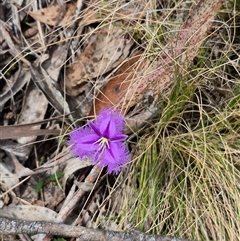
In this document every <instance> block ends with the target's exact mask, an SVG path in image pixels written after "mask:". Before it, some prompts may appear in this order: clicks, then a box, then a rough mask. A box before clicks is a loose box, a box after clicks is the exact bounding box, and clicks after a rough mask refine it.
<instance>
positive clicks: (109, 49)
mask: <svg viewBox="0 0 240 241" xmlns="http://www.w3.org/2000/svg"><path fill="white" fill-rule="evenodd" d="M88 41H89V42H90V44H89V45H88V46H87V47H86V48H85V49H84V51H83V53H82V54H81V55H80V56H79V57H78V58H77V59H76V61H75V62H74V63H73V64H72V65H71V66H69V67H68V68H67V70H66V80H65V84H66V92H67V94H68V95H70V96H76V95H78V94H80V93H81V92H83V91H84V89H85V87H84V85H85V83H86V82H87V81H89V80H92V79H93V78H96V77H101V76H102V75H103V74H105V73H106V72H108V71H110V70H112V69H113V68H115V67H116V66H118V65H119V64H121V63H122V62H123V61H124V60H125V59H126V58H127V57H128V56H129V53H130V49H131V47H132V46H133V44H134V41H133V39H131V37H130V36H129V35H128V34H126V32H125V31H124V30H122V29H120V28H115V27H113V26H111V25H109V26H107V27H104V28H102V29H100V30H98V31H97V32H95V33H93V34H92V35H91V37H90V38H89V39H88Z"/></svg>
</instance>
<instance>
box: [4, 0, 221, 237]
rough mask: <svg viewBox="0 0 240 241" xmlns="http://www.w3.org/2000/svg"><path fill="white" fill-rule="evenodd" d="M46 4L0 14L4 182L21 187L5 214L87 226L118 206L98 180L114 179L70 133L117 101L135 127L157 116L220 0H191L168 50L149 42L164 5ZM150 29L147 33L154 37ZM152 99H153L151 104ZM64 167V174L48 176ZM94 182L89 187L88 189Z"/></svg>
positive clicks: (11, 7)
mask: <svg viewBox="0 0 240 241" xmlns="http://www.w3.org/2000/svg"><path fill="white" fill-rule="evenodd" d="M40 2H41V1H39V2H37V5H34V3H33V2H31V1H26V2H24V3H23V2H18V4H17V3H14V4H13V3H9V2H7V3H6V5H5V6H4V8H1V11H6V9H8V10H9V12H11V11H12V13H13V14H14V18H11V16H10V15H9V14H8V13H7V12H6V14H5V13H4V15H6V19H3V20H1V22H0V40H1V47H2V50H3V52H2V53H0V64H1V79H2V80H3V82H4V84H3V85H2V86H1V93H0V107H1V108H0V109H1V125H2V126H1V127H0V140H1V141H4V142H0V149H1V151H0V157H1V162H0V170H1V176H0V182H1V183H0V184H1V186H0V188H1V189H3V190H4V192H3V194H2V195H1V197H3V196H5V197H6V195H7V194H8V192H10V191H11V192H13V193H15V194H16V195H17V198H16V197H15V198H14V201H13V202H12V203H11V204H9V203H8V202H3V204H2V207H1V215H3V216H7V217H18V218H24V219H27V220H33V221H34V220H36V218H38V220H44V221H49V220H51V221H56V222H61V221H65V220H66V222H67V223H70V224H71V223H73V222H74V221H75V220H76V219H78V220H79V223H81V224H82V225H86V226H90V227H95V225H96V220H98V219H99V218H101V215H102V218H104V215H107V214H109V213H110V214H112V213H114V210H111V211H108V210H107V206H108V204H107V201H106V200H104V198H106V195H107V193H108V192H107V191H106V188H104V185H103V187H101V185H100V184H105V185H106V184H109V183H108V181H109V180H110V179H108V178H107V177H106V176H104V175H100V171H99V170H97V168H96V169H94V167H92V166H91V165H90V163H91V162H90V161H89V160H85V161H82V162H80V161H78V160H77V158H75V157H73V156H71V154H69V150H68V149H67V148H68V147H67V146H68V145H67V141H66V140H67V139H68V132H69V131H70V130H71V129H72V128H74V127H76V126H80V125H82V124H83V123H84V121H85V119H86V118H87V117H89V116H90V118H92V116H95V115H97V114H98V113H99V112H100V111H101V110H103V109H105V108H109V107H112V106H115V107H118V108H119V109H121V111H122V113H124V114H125V115H126V116H127V117H128V118H129V120H131V119H132V120H136V121H134V122H131V121H129V122H128V124H129V126H128V130H127V131H128V132H131V131H132V129H133V128H136V127H140V126H142V125H144V123H145V122H147V121H149V120H151V119H152V118H153V116H154V114H156V113H152V112H151V113H150V111H149V110H150V109H151V108H152V110H154V111H153V112H156V111H157V110H156V106H155V104H156V100H157V98H158V97H159V95H162V94H165V92H166V91H169V90H170V87H171V86H172V85H173V84H174V81H175V79H176V78H177V76H176V74H175V69H176V68H178V69H179V72H178V74H180V75H181V74H184V73H185V72H186V71H187V69H188V68H189V66H190V65H191V64H192V62H193V60H194V58H195V57H196V56H197V53H198V51H199V48H200V46H201V44H202V43H203V41H204V40H205V39H206V36H207V34H208V31H209V29H210V28H211V26H212V24H213V21H214V19H215V17H216V15H217V14H218V12H219V9H220V7H221V5H222V1H220V0H218V1H215V2H214V3H213V2H212V1H210V0H199V1H198V2H197V3H195V2H194V1H193V6H192V7H191V10H190V11H187V12H188V15H187V14H186V16H184V17H183V19H182V22H181V23H180V24H179V23H177V24H176V25H178V26H179V29H178V32H177V33H176V34H173V35H171V34H169V40H168V41H164V40H163V41H162V43H161V48H160V49H158V50H157V51H156V50H155V51H153V52H151V51H152V50H151V48H152V47H154V45H156V43H151V44H152V46H151V44H149V42H151V41H152V40H151V39H150V38H149V36H147V33H148V32H147V31H146V29H148V28H149V29H151V28H152V29H153V30H154V24H155V25H156V26H157V31H158V30H159V29H160V28H161V27H162V26H161V24H159V23H157V21H158V20H157V19H155V18H157V17H159V18H160V17H162V16H161V15H164V14H162V13H161V11H159V12H160V13H159V15H158V11H157V9H155V8H154V7H157V8H159V9H160V8H161V4H159V5H158V6H154V3H152V4H148V3H146V2H145V1H130V2H128V1H127V2H126V1H104V2H103V1H96V0H95V1H89V2H88V3H87V4H86V3H83V4H82V2H81V1H77V2H71V1H70V2H68V3H62V4H58V3H57V2H54V1H52V2H45V1H42V3H40ZM179 4H180V3H179ZM36 6H37V8H38V9H36ZM3 9H5V10H3ZM16 10H17V11H16ZM187 10H188V9H187ZM169 14H172V12H171V11H169ZM150 16H153V17H150ZM166 16H167V15H165V17H166ZM151 18H152V23H151V22H150V24H152V25H151V26H150V25H149V21H150V20H149V19H151ZM18 21H20V22H18ZM157 24H159V25H157ZM153 30H151V31H152V32H151V31H150V35H152V36H153V37H154V36H155V37H156V38H157V36H158V33H156V32H155V33H154V32H153ZM174 32H176V29H174ZM164 44H165V46H164V47H162V46H163V45H164ZM149 46H150V47H149ZM159 46H160V44H159ZM149 99H153V100H152V101H150V102H151V103H150V104H149ZM151 104H152V105H151ZM9 114H11V116H12V118H10V119H8V118H7V116H9ZM59 116H60V117H59ZM57 117H58V118H57ZM132 123H133V124H132ZM8 132H9V134H8ZM18 149H19V151H18ZM9 151H10V152H13V153H12V155H9ZM9 156H10V157H9ZM59 156H60V157H59ZM6 160H7V161H6ZM59 172H60V173H61V172H62V173H63V175H62V176H63V177H60V179H58V178H57V177H56V180H55V182H51V181H49V177H50V176H51V175H54V174H55V173H59ZM22 177H27V179H26V181H24V182H20V179H19V178H22ZM28 177H30V178H28ZM97 177H100V178H99V179H98V181H97V182H96V183H95V180H96V179H97ZM123 177H124V174H123ZM41 181H42V183H43V184H41V185H42V186H40V187H41V188H40V192H39V193H36V186H37V185H38V184H39V183H41ZM90 184H91V185H90ZM92 184H94V185H92ZM3 185H4V187H5V188H3ZM88 185H90V187H92V192H91V195H90V196H89V195H88V194H89V190H88V188H87V187H88ZM6 187H7V189H8V190H9V191H7V190H6ZM23 189H24V191H22V190H23ZM80 191H81V192H80ZM121 191H122V190H120V191H119V192H116V193H120V194H118V195H117V194H115V196H114V200H112V202H113V203H115V202H116V200H118V199H121V195H122V194H121ZM56 197H57V198H56ZM76 197H77V198H78V199H76ZM88 197H90V200H88ZM74 199H76V200H74ZM121 200H122V199H121ZM112 206H114V205H112ZM76 207H77V209H76ZM114 207H115V208H116V205H115V206H114ZM119 209H120V208H119ZM73 210H74V211H73ZM89 210H92V213H93V216H91V215H89V213H90V214H91V211H89ZM68 213H72V216H71V215H70V216H69V215H68ZM78 215H79V216H78ZM98 215H99V216H98ZM109 226H113V227H115V228H116V226H115V225H113V224H109ZM118 228H119V227H118ZM40 237H41V238H40ZM43 238H44V240H50V239H51V237H50V236H44V237H42V236H39V240H43Z"/></svg>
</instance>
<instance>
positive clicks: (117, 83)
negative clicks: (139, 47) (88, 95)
mask: <svg viewBox="0 0 240 241" xmlns="http://www.w3.org/2000/svg"><path fill="white" fill-rule="evenodd" d="M141 54H142V53H140V52H139V53H138V54H136V55H135V56H134V57H132V58H130V59H129V60H128V61H127V62H126V63H125V64H123V65H122V66H121V67H120V68H119V69H118V70H117V71H116V72H115V74H114V76H113V77H112V78H110V79H109V81H108V83H107V84H106V86H105V87H104V88H103V89H102V90H101V91H100V93H99V95H98V96H97V97H96V99H95V100H94V107H93V108H92V109H91V111H90V113H89V115H98V114H99V112H100V111H101V110H103V109H107V108H109V107H111V106H115V105H117V104H118V102H119V101H120V100H121V99H122V98H124V95H125V94H126V93H127V91H128V87H129V85H130V84H131V81H132V80H133V79H135V78H139V77H140V76H139V75H140V73H141V70H144V68H143V67H144V65H145V64H146V59H142V60H140V58H141V56H142V55H141Z"/></svg>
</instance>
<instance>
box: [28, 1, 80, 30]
mask: <svg viewBox="0 0 240 241" xmlns="http://www.w3.org/2000/svg"><path fill="white" fill-rule="evenodd" d="M75 9H76V3H68V4H63V5H55V6H51V7H47V8H42V9H40V10H37V11H28V12H27V13H28V14H29V15H30V16H31V17H32V18H34V19H35V20H38V21H39V22H41V23H45V24H48V25H51V26H66V25H67V24H70V23H71V20H72V17H73V14H74V12H75Z"/></svg>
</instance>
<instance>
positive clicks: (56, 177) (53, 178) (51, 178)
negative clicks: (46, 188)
mask: <svg viewBox="0 0 240 241" xmlns="http://www.w3.org/2000/svg"><path fill="white" fill-rule="evenodd" d="M63 175H64V174H63V173H62V172H57V173H54V174H53V175H51V176H50V177H49V181H51V182H55V181H56V180H58V179H60V178H62V177H63Z"/></svg>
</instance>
